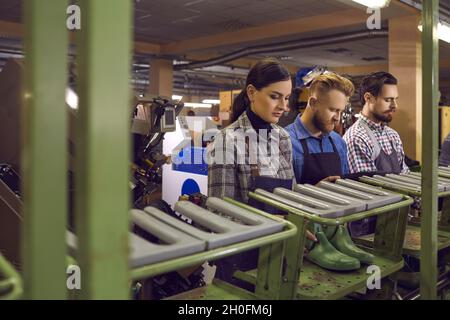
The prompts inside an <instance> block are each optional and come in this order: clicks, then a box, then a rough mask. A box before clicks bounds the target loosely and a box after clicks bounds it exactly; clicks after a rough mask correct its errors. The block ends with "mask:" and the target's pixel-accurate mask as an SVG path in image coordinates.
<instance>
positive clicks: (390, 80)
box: [359, 71, 398, 105]
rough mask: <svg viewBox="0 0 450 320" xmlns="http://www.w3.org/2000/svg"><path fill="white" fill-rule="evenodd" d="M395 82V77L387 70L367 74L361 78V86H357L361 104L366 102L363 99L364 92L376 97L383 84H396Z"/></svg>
mask: <svg viewBox="0 0 450 320" xmlns="http://www.w3.org/2000/svg"><path fill="white" fill-rule="evenodd" d="M397 83H398V81H397V78H395V77H394V76H393V75H392V74H390V73H389V72H384V71H380V72H374V73H371V74H369V75H368V76H366V77H365V78H364V79H363V80H362V82H361V86H360V87H359V99H360V101H361V105H365V104H366V100H365V99H364V94H365V93H366V92H369V93H371V94H372V95H373V96H374V97H378V96H379V95H380V93H381V90H382V89H383V86H384V85H385V84H393V85H396V84H397Z"/></svg>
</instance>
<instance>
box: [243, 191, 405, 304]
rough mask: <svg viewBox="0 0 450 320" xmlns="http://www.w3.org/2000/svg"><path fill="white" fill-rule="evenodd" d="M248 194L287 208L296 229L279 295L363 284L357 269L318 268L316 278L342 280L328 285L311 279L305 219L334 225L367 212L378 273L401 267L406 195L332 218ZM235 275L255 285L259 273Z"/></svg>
mask: <svg viewBox="0 0 450 320" xmlns="http://www.w3.org/2000/svg"><path fill="white" fill-rule="evenodd" d="M249 197H251V198H253V199H255V200H258V201H260V202H263V203H265V204H268V205H271V206H273V207H275V208H277V209H279V210H282V211H285V212H287V213H288V221H291V222H292V223H294V224H295V225H296V226H297V229H298V230H299V232H298V234H297V235H296V236H295V237H293V238H290V239H289V240H288V241H287V244H286V247H287V250H286V253H285V257H284V258H285V260H286V266H285V272H284V274H282V282H281V289H280V299H295V298H300V299H311V298H313V299H340V298H343V297H344V296H346V295H348V294H349V293H351V292H353V291H355V290H359V289H363V288H365V287H366V277H363V276H362V274H361V272H358V271H357V272H350V273H344V274H342V273H333V272H327V271H326V270H324V269H321V270H322V273H323V275H324V276H321V277H320V278H326V277H327V278H328V279H330V281H333V282H334V283H342V285H338V286H336V287H328V288H327V287H326V285H325V286H320V287H319V286H318V284H320V282H321V281H320V279H314V276H315V275H314V274H315V273H316V271H317V270H316V269H320V268H317V267H315V266H314V265H313V264H308V263H304V262H303V247H304V244H305V240H306V223H307V221H309V222H310V223H311V224H312V223H319V224H322V225H329V226H337V225H341V224H344V223H347V222H351V221H356V220H360V219H363V218H367V217H371V216H378V219H377V226H376V236H375V243H374V248H373V253H374V255H375V256H376V262H377V263H379V264H380V265H381V268H380V269H381V275H382V277H385V276H387V275H390V274H392V273H394V272H396V271H398V270H400V269H401V268H402V267H403V259H402V257H401V253H402V246H403V239H404V236H405V229H406V223H407V216H408V207H409V206H410V205H411V204H412V202H413V200H412V199H411V198H410V197H408V196H405V195H403V200H402V201H400V202H398V203H395V204H390V205H387V206H384V207H380V208H375V209H372V210H369V211H366V212H361V213H356V214H352V215H348V216H344V217H341V218H336V219H331V218H322V217H318V216H315V215H312V214H309V213H307V212H304V211H302V210H298V209H295V208H292V207H290V206H288V205H285V204H283V203H280V202H277V201H274V200H271V199H268V198H266V197H263V196H261V195H258V194H256V193H254V192H250V193H249ZM302 272H303V273H302ZM235 276H237V277H239V278H240V279H242V280H245V281H247V282H250V283H255V284H257V285H258V281H259V277H258V276H256V275H255V271H254V270H253V271H249V272H245V273H244V272H237V273H236V274H235ZM272 276H275V275H272ZM305 277H307V278H308V280H307V279H306V278H305ZM305 280H306V281H305ZM309 280H311V281H309ZM305 282H309V284H306V286H310V284H311V283H312V284H313V285H312V286H310V287H309V288H307V289H305ZM312 287H315V288H312ZM310 289H311V290H310ZM388 294H389V293H388Z"/></svg>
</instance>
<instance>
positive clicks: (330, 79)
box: [309, 72, 355, 97]
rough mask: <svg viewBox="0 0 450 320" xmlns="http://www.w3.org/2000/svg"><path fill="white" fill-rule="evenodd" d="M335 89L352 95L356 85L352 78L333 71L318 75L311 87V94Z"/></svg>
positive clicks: (346, 94)
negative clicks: (349, 78)
mask: <svg viewBox="0 0 450 320" xmlns="http://www.w3.org/2000/svg"><path fill="white" fill-rule="evenodd" d="M333 89H335V90H338V91H340V92H342V93H343V94H345V96H346V97H351V96H352V95H353V93H354V92H355V86H354V85H353V83H352V82H351V81H350V80H348V79H347V78H344V77H342V76H340V75H338V74H336V73H332V72H330V73H325V74H322V75H320V76H318V77H316V78H315V79H314V80H313V81H312V83H311V86H310V87H309V91H310V95H314V94H316V93H321V94H324V93H327V92H329V91H331V90H333Z"/></svg>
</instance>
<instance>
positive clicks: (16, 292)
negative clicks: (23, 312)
mask: <svg viewBox="0 0 450 320" xmlns="http://www.w3.org/2000/svg"><path fill="white" fill-rule="evenodd" d="M5 292H6V293H5ZM22 294H23V283H22V278H21V277H20V274H19V273H18V272H17V271H16V269H14V267H13V266H12V265H11V264H10V263H9V262H8V261H7V260H6V259H5V258H4V257H3V256H2V255H1V254H0V300H15V299H20V298H21V297H22Z"/></svg>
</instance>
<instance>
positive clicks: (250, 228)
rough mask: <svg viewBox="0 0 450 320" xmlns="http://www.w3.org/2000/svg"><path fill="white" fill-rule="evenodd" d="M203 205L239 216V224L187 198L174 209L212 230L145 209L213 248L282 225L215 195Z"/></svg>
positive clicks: (279, 227) (265, 233) (261, 234)
mask: <svg viewBox="0 0 450 320" xmlns="http://www.w3.org/2000/svg"><path fill="white" fill-rule="evenodd" d="M206 205H207V207H208V208H211V209H214V210H217V211H219V212H220V213H222V214H226V215H228V216H230V217H233V218H236V219H239V220H240V221H242V223H239V222H236V221H232V220H230V219H227V218H225V217H222V216H219V215H218V214H216V213H213V212H211V211H208V210H206V209H204V208H202V207H199V206H197V205H195V204H193V203H191V202H188V201H178V202H177V203H176V204H175V211H176V212H178V213H180V214H182V215H183V216H186V217H188V218H190V219H191V220H192V221H194V222H195V223H196V224H198V225H200V226H202V227H204V228H206V229H208V230H210V231H211V232H204V231H202V230H199V229H196V228H194V227H191V226H188V225H187V224H186V223H184V222H181V221H179V220H177V219H175V218H173V217H170V216H168V215H167V214H164V215H161V214H157V212H156V211H155V210H153V209H154V208H151V207H148V208H145V211H146V212H147V213H149V214H150V215H152V216H153V217H155V218H157V219H160V220H162V221H164V222H165V223H167V224H169V225H171V226H172V227H174V228H177V229H179V230H182V231H183V232H186V233H188V234H190V235H191V236H193V237H196V238H198V239H201V240H204V241H206V247H207V249H214V248H217V247H221V246H225V245H229V244H233V243H237V242H241V241H245V240H249V239H253V238H257V237H261V236H264V235H268V234H272V233H275V232H280V231H281V230H282V229H283V227H284V223H283V222H278V221H275V220H272V219H268V218H265V217H263V216H260V215H258V214H255V213H252V212H249V211H247V210H245V209H242V208H240V207H238V206H236V205H234V204H231V203H228V202H226V201H224V200H221V199H218V198H214V197H210V198H208V200H207V202H206Z"/></svg>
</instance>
